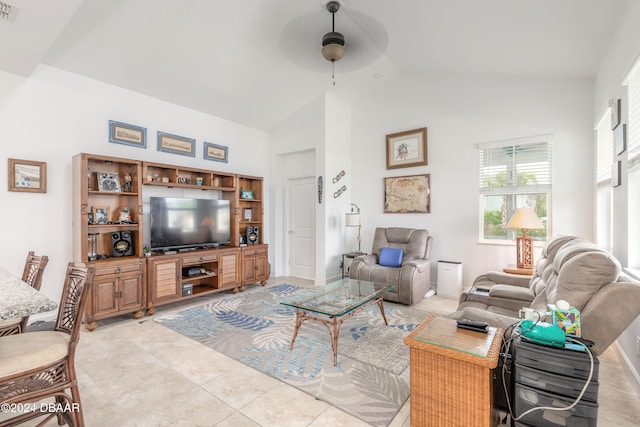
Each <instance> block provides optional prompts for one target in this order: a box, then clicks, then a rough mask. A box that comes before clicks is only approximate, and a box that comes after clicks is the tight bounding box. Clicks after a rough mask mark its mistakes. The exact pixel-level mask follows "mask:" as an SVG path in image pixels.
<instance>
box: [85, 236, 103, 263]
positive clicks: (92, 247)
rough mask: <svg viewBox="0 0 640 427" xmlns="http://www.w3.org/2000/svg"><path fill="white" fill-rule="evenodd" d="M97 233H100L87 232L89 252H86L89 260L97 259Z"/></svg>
mask: <svg viewBox="0 0 640 427" xmlns="http://www.w3.org/2000/svg"><path fill="white" fill-rule="evenodd" d="M98 234H100V233H89V253H88V254H87V255H88V259H89V261H95V260H96V259H98V252H97V251H98Z"/></svg>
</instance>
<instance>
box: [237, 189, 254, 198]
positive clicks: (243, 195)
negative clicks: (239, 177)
mask: <svg viewBox="0 0 640 427" xmlns="http://www.w3.org/2000/svg"><path fill="white" fill-rule="evenodd" d="M240 198H241V199H253V192H251V191H242V192H240Z"/></svg>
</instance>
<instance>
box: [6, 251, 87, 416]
mask: <svg viewBox="0 0 640 427" xmlns="http://www.w3.org/2000/svg"><path fill="white" fill-rule="evenodd" d="M92 280H93V270H92V269H87V268H86V267H84V266H83V265H76V264H73V263H69V264H68V266H67V272H66V276H65V281H64V287H63V289H62V297H61V299H60V306H59V307H58V316H57V319H56V326H55V328H54V330H53V331H38V332H29V333H25V334H15V335H9V336H5V337H2V338H0V405H3V407H4V405H5V404H9V405H11V404H20V405H21V406H22V407H23V408H28V407H29V405H27V404H33V405H34V407H35V411H32V412H25V413H22V414H19V415H17V416H16V417H13V418H10V419H6V420H5V419H0V427H5V426H13V425H16V424H20V423H22V422H25V421H28V420H31V419H33V418H38V417H41V416H44V417H46V419H45V420H43V422H42V424H44V423H45V422H46V421H47V420H48V419H49V418H52V417H54V416H57V417H58V424H63V422H64V421H66V423H67V424H68V425H70V426H84V418H83V416H82V405H81V402H80V393H79V391H78V381H77V379H76V373H75V362H74V360H75V352H76V346H77V345H78V341H79V339H80V325H81V323H82V315H83V313H84V309H85V305H86V303H87V298H88V295H89V291H90V287H91V283H92ZM48 398H53V400H51V399H48ZM44 399H46V400H44ZM41 401H44V402H46V404H42V403H41ZM39 425H40V424H39Z"/></svg>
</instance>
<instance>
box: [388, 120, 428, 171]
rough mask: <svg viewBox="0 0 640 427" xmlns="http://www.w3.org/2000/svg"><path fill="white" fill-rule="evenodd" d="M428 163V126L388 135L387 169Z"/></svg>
mask: <svg viewBox="0 0 640 427" xmlns="http://www.w3.org/2000/svg"><path fill="white" fill-rule="evenodd" d="M426 164H427V128H421V129H414V130H408V131H405V132H399V133H392V134H390V135H387V169H396V168H408V167H413V166H424V165H426Z"/></svg>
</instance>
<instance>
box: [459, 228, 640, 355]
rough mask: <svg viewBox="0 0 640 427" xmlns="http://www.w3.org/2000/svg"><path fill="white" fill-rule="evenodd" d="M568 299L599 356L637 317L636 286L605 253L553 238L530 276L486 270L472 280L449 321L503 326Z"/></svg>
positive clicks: (575, 240)
mask: <svg viewBox="0 0 640 427" xmlns="http://www.w3.org/2000/svg"><path fill="white" fill-rule="evenodd" d="M559 300H565V301H568V302H569V303H570V304H571V305H572V306H574V307H576V308H577V309H578V310H580V312H581V324H582V336H583V337H584V338H586V339H588V340H591V341H594V342H595V345H594V347H593V348H592V351H593V353H594V354H596V355H599V354H601V353H602V352H603V351H604V350H605V349H606V348H607V347H608V346H609V345H610V344H611V343H612V342H613V341H615V340H616V339H617V338H618V336H619V335H620V333H622V332H623V331H624V330H625V329H626V328H627V327H628V326H629V324H630V323H631V322H632V321H633V320H634V319H635V318H636V317H637V316H638V315H639V314H640V284H639V283H638V282H634V281H633V280H631V279H630V278H628V277H627V276H625V275H623V274H621V267H620V263H619V262H618V260H617V259H615V258H614V257H613V256H612V255H611V254H609V253H608V252H607V251H605V250H603V249H600V248H598V247H597V246H595V245H594V244H592V243H589V242H587V241H585V240H582V239H580V238H577V237H575V236H556V237H554V238H552V239H550V240H549V241H548V242H547V244H546V245H545V247H544V249H543V251H542V255H541V257H540V259H539V260H538V261H537V262H536V265H535V268H534V272H533V276H532V277H531V278H529V277H528V276H518V275H512V274H505V273H500V272H489V273H486V274H483V275H481V276H479V277H478V278H476V280H475V281H474V283H473V285H472V286H471V288H469V289H468V290H466V291H465V292H464V293H463V294H462V295H461V296H460V301H459V305H458V309H457V311H456V312H455V313H453V314H451V315H450V316H449V317H452V318H456V319H459V318H465V319H471V320H481V321H486V322H488V323H489V324H491V325H494V326H498V327H501V328H507V327H508V326H509V325H511V324H513V323H515V322H517V321H518V320H519V319H518V311H519V310H520V309H521V308H523V307H531V308H533V309H534V310H536V311H537V312H539V313H541V314H543V315H544V313H545V312H546V309H547V304H548V303H550V304H555V303H556V302H557V301H559Z"/></svg>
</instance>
